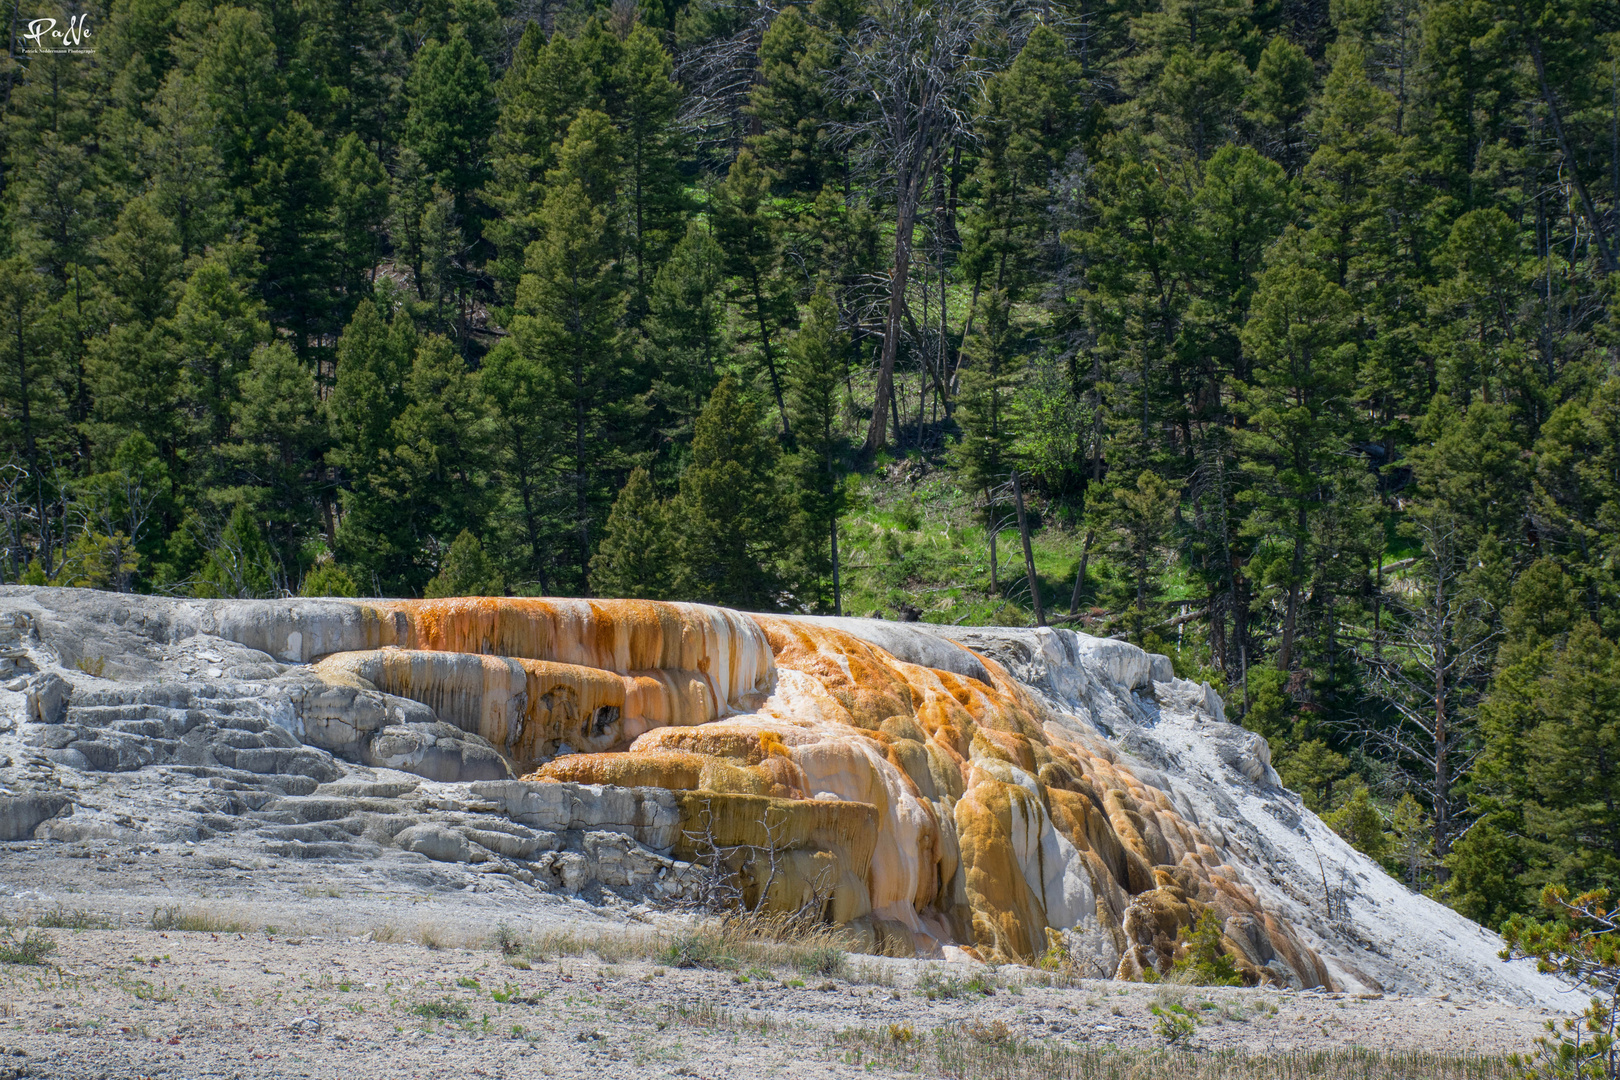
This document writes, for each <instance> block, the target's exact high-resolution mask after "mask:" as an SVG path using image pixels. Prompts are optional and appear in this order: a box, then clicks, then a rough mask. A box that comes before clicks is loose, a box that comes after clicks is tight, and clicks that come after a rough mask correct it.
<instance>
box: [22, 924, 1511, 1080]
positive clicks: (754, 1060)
mask: <svg viewBox="0 0 1620 1080" xmlns="http://www.w3.org/2000/svg"><path fill="white" fill-rule="evenodd" d="M435 906H436V907H441V905H435ZM287 914H289V915H293V916H295V917H296V915H297V912H293V911H289V912H287ZM421 914H422V915H423V917H424V921H423V923H422V924H421V925H422V926H423V927H427V926H430V925H434V924H435V923H437V924H438V925H442V926H443V928H444V932H445V933H446V934H447V935H448V934H452V933H454V931H455V929H456V926H455V922H454V911H453V910H452V909H450V908H448V907H443V908H442V909H441V910H440V911H438V912H428V911H424V912H422V913H421ZM432 915H439V916H441V917H442V918H441V919H440V920H434V919H432V918H431V916H432ZM287 921H288V923H289V924H292V923H294V922H295V921H296V919H295V918H294V919H289V920H287ZM515 928H516V929H517V930H519V931H520V932H522V933H525V934H529V935H534V934H544V933H545V932H546V929H547V927H546V925H545V924H544V923H543V922H535V921H529V922H524V923H523V924H521V925H519V926H517V927H515ZM39 932H42V933H46V934H49V935H50V937H51V938H52V939H53V940H54V941H55V942H56V943H57V948H56V950H55V952H54V953H52V954H51V955H50V956H49V957H48V958H47V965H46V966H34V967H30V966H21V965H4V966H0V1078H5V1080H10V1078H12V1077H23V1076H27V1077H53V1078H54V1077H62V1078H75V1080H77V1078H96V1077H108V1078H115V1077H116V1078H123V1077H173V1078H179V1077H231V1078H237V1077H240V1078H248V1077H253V1078H260V1077H263V1078H270V1077H345V1078H347V1077H368V1078H369V1077H379V1078H380V1077H441V1076H443V1077H449V1076H455V1077H467V1076H474V1077H531V1076H533V1077H542V1076H555V1077H592V1078H595V1077H662V1076H670V1077H716V1078H718V1077H737V1078H744V1077H783V1078H799V1077H802V1078H812V1077H853V1076H872V1075H885V1072H884V1070H882V1069H873V1068H869V1067H868V1065H867V1063H865V1062H863V1061H861V1060H860V1058H859V1055H856V1054H852V1053H851V1052H850V1051H849V1049H848V1043H847V1042H846V1041H842V1040H841V1039H840V1033H841V1032H848V1031H851V1030H855V1031H866V1032H868V1033H871V1032H877V1033H880V1034H881V1033H884V1032H889V1031H902V1032H904V1031H906V1030H908V1029H909V1030H910V1031H913V1032H915V1033H917V1034H918V1035H919V1036H925V1035H926V1034H927V1033H929V1032H931V1031H933V1030H934V1029H939V1028H948V1029H953V1030H957V1031H964V1030H965V1031H977V1032H986V1033H988V1034H987V1035H986V1037H987V1038H1002V1039H1017V1040H1027V1041H1028V1042H1030V1043H1032V1044H1037V1045H1042V1044H1045V1045H1080V1046H1120V1047H1131V1048H1149V1047H1163V1046H1165V1045H1166V1041H1167V1040H1166V1036H1165V1034H1164V1033H1163V1027H1164V1023H1163V1020H1162V1017H1164V1016H1166V1015H1170V1016H1177V1017H1179V1016H1182V1015H1188V1016H1192V1017H1196V1020H1195V1021H1190V1023H1191V1025H1192V1029H1193V1030H1192V1033H1191V1034H1190V1035H1187V1036H1185V1037H1184V1044H1186V1045H1191V1046H1194V1047H1198V1048H1205V1049H1221V1048H1244V1049H1248V1050H1250V1051H1253V1052H1268V1053H1269V1052H1276V1051H1285V1050H1289V1049H1300V1048H1311V1049H1325V1048H1337V1047H1350V1046H1361V1047H1368V1048H1377V1049H1392V1050H1403V1049H1408V1050H1413V1049H1415V1050H1425V1051H1436V1050H1439V1051H1444V1052H1447V1053H1456V1054H1462V1053H1467V1052H1478V1053H1502V1052H1507V1051H1511V1050H1517V1049H1523V1048H1524V1047H1525V1046H1526V1045H1527V1044H1528V1043H1529V1041H1530V1039H1531V1038H1533V1036H1534V1035H1535V1034H1537V1033H1538V1031H1539V1030H1540V1026H1541V1021H1542V1019H1543V1018H1542V1017H1541V1016H1539V1015H1533V1014H1526V1013H1524V1012H1522V1011H1517V1010H1513V1009H1509V1008H1505V1007H1501V1006H1497V1005H1493V1004H1489V1003H1482V1002H1472V1001H1448V1000H1437V999H1430V998H1421V999H1414V998H1393V997H1385V998H1377V999H1357V998H1351V997H1346V996H1342V995H1333V994H1321V993H1287V992H1277V991H1267V990H1236V989H1219V990H1211V989H1195V988H1167V987H1148V986H1140V985H1135V986H1133V985H1124V984H1117V983H1107V982H1084V983H1081V984H1080V985H1077V986H1073V987H1068V988H1056V987H1049V986H1041V985H1038V983H1039V982H1040V981H1041V979H1042V975H1041V973H1039V972H1035V971H1031V970H1027V969H1016V968H1001V969H998V970H996V971H994V972H993V973H988V977H986V975H987V973H986V972H985V970H984V969H983V968H980V967H978V966H976V965H966V964H957V965H951V964H944V963H930V962H919V961H897V960H884V959H879V958H870V957H851V958H850V959H849V961H848V964H847V968H846V970H845V971H844V972H842V973H841V974H840V975H838V976H836V977H833V978H825V977H822V976H817V975H813V974H812V975H805V974H803V973H801V972H798V971H794V970H792V969H790V968H779V969H777V970H767V969H765V968H763V967H754V968H753V969H752V970H747V969H745V970H741V971H715V970H702V969H678V968H673V967H668V966H664V965H661V964H659V963H657V962H656V961H655V960H634V961H623V962H620V963H617V964H607V963H604V962H602V961H601V960H599V959H597V958H595V957H579V956H553V957H550V958H542V957H541V956H536V957H535V958H534V959H533V960H529V961H525V960H518V963H520V964H523V963H527V964H529V965H530V966H529V967H528V969H527V970H524V969H522V968H521V967H513V966H511V963H512V959H511V958H508V957H506V956H503V954H502V953H501V952H500V951H499V950H498V949H495V948H476V949H465V948H444V947H441V948H436V949H435V948H429V947H425V946H423V945H421V944H419V943H416V942H409V943H406V942H400V943H389V942H377V941H371V940H366V939H365V938H362V937H349V938H327V937H319V936H302V935H298V934H289V933H287V932H286V931H283V930H278V932H276V933H274V934H271V933H267V932H266V931H264V930H263V929H260V930H255V931H250V932H246V933H231V932H223V933H212V932H206V931H201V932H199V931H190V932H182V931H177V930H176V931H169V932H164V933H159V932H155V931H151V930H133V929H114V930H70V929H49V930H43V931H39ZM666 933H678V931H666ZM429 936H430V937H431V936H432V935H431V933H430V935H429ZM541 951H542V953H543V952H544V951H545V950H544V949H542V950H541ZM976 974H977V975H979V976H980V982H981V983H982V984H983V987H975V988H968V987H967V984H968V983H969V981H970V980H971V979H972V978H973V976H974V975H976ZM984 988H988V989H990V990H991V991H993V992H990V993H985V992H984ZM930 990H932V992H933V994H934V998H933V1000H930V999H929V996H928V993H929V991H930ZM1175 1006H1179V1010H1177V1009H1176V1008H1174V1007H1175ZM1155 1007H1157V1008H1158V1010H1159V1012H1158V1015H1155V1013H1154V1011H1153V1010H1154V1009H1155ZM902 1037H904V1036H902Z"/></svg>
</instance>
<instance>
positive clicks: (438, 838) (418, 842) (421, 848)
mask: <svg viewBox="0 0 1620 1080" xmlns="http://www.w3.org/2000/svg"><path fill="white" fill-rule="evenodd" d="M394 843H395V844H396V845H397V846H398V847H400V848H402V849H403V850H405V851H414V852H416V853H417V854H419V855H426V856H427V857H428V858H430V859H432V860H433V861H434V862H468V861H470V860H471V857H472V855H471V851H472V847H471V845H470V844H468V842H467V838H466V837H465V836H463V835H461V834H460V833H459V832H456V831H455V830H454V829H450V828H446V827H445V826H443V825H440V824H438V823H437V822H428V823H427V824H425V825H412V826H411V827H410V828H408V829H403V830H401V831H400V833H399V834H398V835H397V836H395V837H394Z"/></svg>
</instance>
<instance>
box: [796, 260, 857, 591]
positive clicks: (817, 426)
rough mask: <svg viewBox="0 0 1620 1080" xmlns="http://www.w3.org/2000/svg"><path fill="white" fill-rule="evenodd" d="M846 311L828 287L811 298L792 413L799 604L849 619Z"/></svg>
mask: <svg viewBox="0 0 1620 1080" xmlns="http://www.w3.org/2000/svg"><path fill="white" fill-rule="evenodd" d="M845 348H846V345H845V342H844V340H843V335H841V334H840V333H839V332H838V310H837V308H836V307H834V306H833V301H832V295H831V293H830V291H829V289H828V288H827V285H826V284H825V283H823V284H822V285H821V287H820V288H818V289H817V290H816V293H815V295H814V296H812V297H811V298H810V307H809V311H808V312H807V314H806V316H805V320H804V326H803V327H802V328H801V329H800V330H799V332H798V333H797V334H795V335H794V337H793V340H792V341H790V342H789V343H788V348H787V362H786V369H787V381H788V387H789V391H788V394H789V397H788V411H789V414H790V415H791V416H792V418H793V429H794V435H795V439H796V441H797V443H798V453H797V454H796V455H795V463H796V469H797V472H798V474H799V515H800V528H801V536H802V541H801V543H802V553H801V556H800V557H801V560H802V563H803V571H804V575H805V579H804V581H803V583H802V584H801V587H800V590H799V593H800V595H799V600H800V602H801V604H804V605H806V606H808V607H809V608H811V609H812V610H814V611H830V612H831V613H832V614H834V615H842V614H843V613H844V612H843V590H842V586H841V582H840V580H839V565H838V520H839V518H840V517H842V516H843V513H844V510H845V504H846V501H847V498H846V495H845V491H844V484H843V460H842V458H843V450H844V446H843V443H844V438H843V432H842V431H841V430H840V427H841V425H840V420H841V418H842V416H843V389H844V358H843V355H842V354H843V351H844V349H845Z"/></svg>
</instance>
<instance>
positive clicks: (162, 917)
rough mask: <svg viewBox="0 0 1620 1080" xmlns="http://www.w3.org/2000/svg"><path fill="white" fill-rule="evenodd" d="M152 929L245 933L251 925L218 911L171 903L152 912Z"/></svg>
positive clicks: (182, 931)
mask: <svg viewBox="0 0 1620 1080" xmlns="http://www.w3.org/2000/svg"><path fill="white" fill-rule="evenodd" d="M152 929H153V930H159V931H175V930H178V931H180V932H181V933H195V934H245V933H247V932H248V931H249V930H250V929H251V927H249V926H248V925H247V924H246V923H243V922H238V921H237V920H235V919H229V918H226V917H225V916H224V915H221V914H219V913H218V912H214V911H206V910H203V909H201V908H182V907H181V906H180V905H178V904H171V905H169V906H168V907H163V908H158V909H157V910H155V911H153V912H152Z"/></svg>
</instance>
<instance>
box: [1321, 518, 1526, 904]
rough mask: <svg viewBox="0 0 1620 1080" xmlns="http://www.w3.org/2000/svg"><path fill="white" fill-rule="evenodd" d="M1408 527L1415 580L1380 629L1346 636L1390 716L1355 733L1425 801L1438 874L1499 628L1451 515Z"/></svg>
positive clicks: (1392, 600)
mask: <svg viewBox="0 0 1620 1080" xmlns="http://www.w3.org/2000/svg"><path fill="white" fill-rule="evenodd" d="M1414 524H1415V527H1416V529H1417V532H1418V539H1419V540H1420V541H1421V542H1422V545H1423V554H1422V555H1421V556H1419V557H1418V560H1417V562H1416V563H1415V564H1414V568H1415V569H1417V570H1418V572H1419V575H1420V577H1419V581H1418V583H1417V587H1416V588H1409V589H1407V590H1404V593H1403V592H1397V591H1391V592H1389V593H1387V594H1386V596H1385V598H1384V601H1385V603H1386V604H1387V605H1388V606H1387V608H1386V610H1387V611H1388V612H1389V614H1390V618H1389V619H1388V620H1387V621H1386V622H1385V623H1384V624H1383V625H1384V628H1383V629H1382V630H1381V631H1378V632H1376V633H1375V634H1374V636H1373V637H1372V638H1367V637H1363V636H1357V637H1353V638H1351V640H1352V641H1353V642H1355V643H1356V644H1357V645H1358V647H1357V650H1356V651H1357V656H1358V658H1359V660H1360V661H1361V663H1362V664H1363V665H1364V666H1365V667H1366V669H1367V672H1368V674H1369V676H1370V677H1371V682H1372V687H1373V690H1374V694H1375V700H1376V702H1378V703H1380V704H1383V705H1386V706H1387V707H1388V708H1389V709H1391V710H1393V712H1394V713H1395V719H1394V721H1393V722H1380V721H1379V720H1362V721H1358V722H1357V725H1356V730H1355V733H1356V734H1357V735H1358V736H1359V737H1360V738H1361V741H1362V744H1363V746H1364V747H1365V748H1366V749H1367V750H1368V751H1369V752H1371V753H1373V754H1374V755H1375V756H1377V757H1379V758H1381V759H1382V760H1383V761H1384V762H1385V763H1386V764H1388V765H1389V766H1390V767H1391V768H1392V769H1394V770H1395V772H1396V774H1397V775H1398V776H1399V777H1400V778H1401V782H1402V783H1403V784H1405V785H1406V786H1407V787H1408V788H1409V789H1411V790H1413V791H1414V792H1415V793H1417V794H1418V795H1420V796H1421V797H1423V798H1424V799H1425V800H1426V801H1427V802H1428V803H1429V807H1430V813H1431V816H1432V819H1433V823H1434V824H1433V828H1434V854H1435V859H1436V862H1437V863H1438V864H1439V866H1440V869H1439V870H1438V871H1437V872H1438V873H1439V874H1440V875H1441V880H1442V881H1443V880H1444V869H1443V867H1444V863H1443V860H1444V859H1445V857H1446V855H1447V853H1449V852H1450V850H1451V846H1452V844H1453V843H1454V842H1455V841H1456V839H1457V837H1458V836H1459V835H1460V833H1461V831H1462V826H1463V822H1462V821H1461V820H1460V815H1459V810H1460V809H1461V807H1460V806H1459V800H1458V799H1457V797H1456V788H1457V785H1458V783H1459V781H1460V780H1462V779H1463V778H1464V777H1466V776H1467V774H1468V772H1469V770H1470V769H1471V768H1472V765H1473V762H1474V758H1475V757H1476V756H1477V755H1478V753H1479V747H1477V746H1471V745H1470V744H1471V742H1472V738H1473V734H1474V732H1473V728H1472V725H1471V717H1470V706H1471V704H1472V703H1471V701H1470V697H1471V696H1472V695H1474V694H1475V693H1477V692H1478V691H1479V690H1480V689H1482V688H1483V686H1484V683H1485V680H1486V679H1487V678H1488V677H1489V675H1490V664H1491V658H1492V655H1493V652H1494V643H1495V639H1496V637H1497V631H1496V630H1495V629H1494V628H1493V622H1494V619H1493V615H1494V612H1493V611H1492V609H1491V606H1490V604H1489V603H1488V602H1487V601H1486V600H1485V599H1484V598H1483V597H1482V596H1480V595H1478V594H1477V593H1475V592H1473V591H1471V590H1470V589H1468V588H1467V583H1466V580H1465V579H1466V574H1467V567H1468V554H1469V552H1470V551H1471V550H1472V547H1471V546H1468V545H1465V544H1464V543H1463V542H1462V540H1461V537H1460V533H1461V529H1460V526H1459V523H1458V521H1457V520H1456V519H1455V518H1454V517H1452V516H1451V515H1450V514H1448V513H1438V514H1435V513H1431V514H1427V515H1424V516H1421V517H1418V518H1417V519H1416V521H1415V523H1414ZM1360 646H1368V647H1367V648H1362V647H1360Z"/></svg>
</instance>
